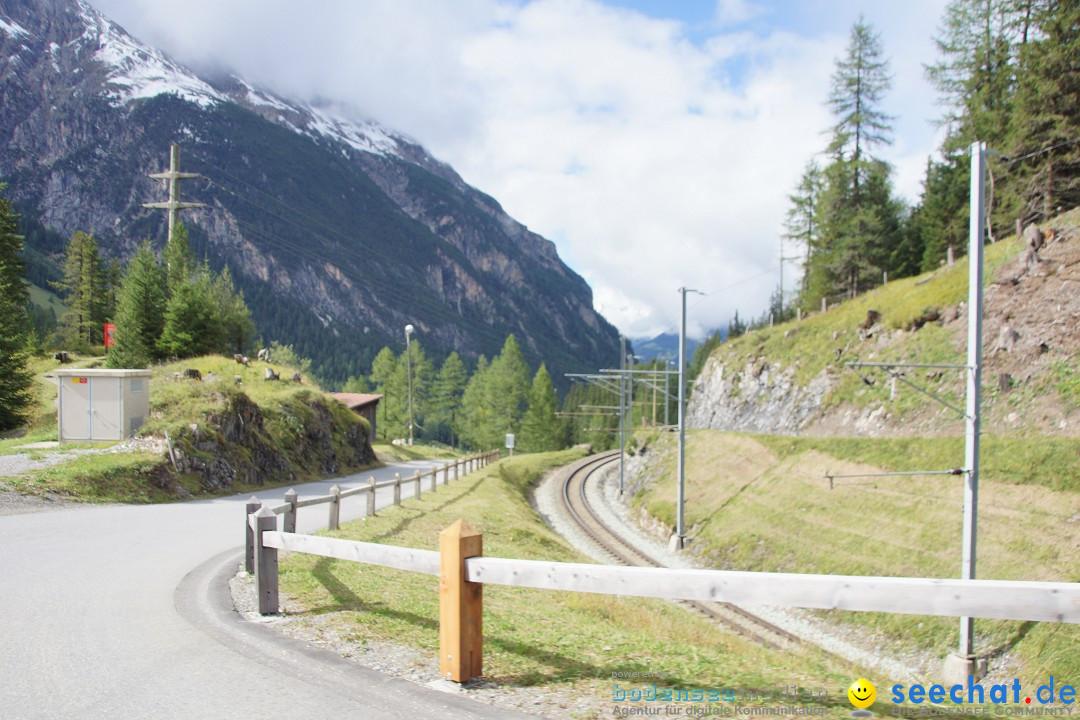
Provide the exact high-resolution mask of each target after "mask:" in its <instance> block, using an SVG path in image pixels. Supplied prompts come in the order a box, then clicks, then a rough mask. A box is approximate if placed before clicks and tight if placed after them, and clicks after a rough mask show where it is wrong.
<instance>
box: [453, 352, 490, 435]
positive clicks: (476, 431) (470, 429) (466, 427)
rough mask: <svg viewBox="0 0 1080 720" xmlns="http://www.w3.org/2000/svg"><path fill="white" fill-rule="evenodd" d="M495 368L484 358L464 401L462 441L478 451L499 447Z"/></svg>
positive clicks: (462, 400) (475, 372)
mask: <svg viewBox="0 0 1080 720" xmlns="http://www.w3.org/2000/svg"><path fill="white" fill-rule="evenodd" d="M493 385H494V383H493V378H492V371H491V366H490V365H489V364H488V361H487V358H486V357H484V356H483V355H481V356H480V357H479V359H478V360H477V361H476V370H474V371H473V374H472V376H471V377H470V378H469V382H468V383H467V384H466V385H465V392H464V394H463V395H462V398H461V414H462V416H463V417H462V421H461V440H462V441H463V442H464V443H465V444H466V445H468V446H469V447H471V448H472V449H474V450H480V449H491V448H493V447H499V445H498V444H497V443H498V440H499V427H498V424H497V422H496V420H495V407H494V399H495V398H494V388H493Z"/></svg>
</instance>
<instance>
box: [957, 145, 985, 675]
mask: <svg viewBox="0 0 1080 720" xmlns="http://www.w3.org/2000/svg"><path fill="white" fill-rule="evenodd" d="M985 152H986V146H985V144H983V143H979V142H976V143H972V145H971V222H970V226H969V228H970V232H969V237H968V243H969V245H968V267H969V270H968V341H967V408H966V411H965V413H964V469H965V478H964V540H963V555H962V560H961V567H960V577H961V578H963V579H964V580H973V579H974V578H975V538H976V535H977V534H978V520H977V519H978V509H979V412H980V409H981V406H982V402H981V401H982V396H981V393H982V383H981V380H982V314H983V312H982V311H983V307H982V300H983V297H982V296H983V291H982V284H983V239H984V238H985V236H986V212H985V208H984V207H983V204H984V192H985V186H984V178H983V174H984V170H983V162H984V157H985ZM974 635H975V621H974V618H969V617H962V618H960V648H959V655H960V657H961V658H962V659H966V660H969V661H971V660H972V659H973V657H972V656H973V655H974Z"/></svg>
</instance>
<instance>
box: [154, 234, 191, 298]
mask: <svg viewBox="0 0 1080 720" xmlns="http://www.w3.org/2000/svg"><path fill="white" fill-rule="evenodd" d="M161 264H162V265H163V266H164V269H165V297H166V298H169V297H171V296H172V293H173V291H175V290H176V288H178V287H180V286H181V285H186V284H187V283H188V281H190V280H191V277H192V275H193V274H194V272H195V255H194V253H192V252H191V244H190V243H189V242H188V230H187V226H186V225H184V223H183V221H178V222H177V223H176V226H175V227H174V228H173V232H172V235H171V236H170V237H169V239H168V241H166V243H165V250H164V252H163V253H162V254H161Z"/></svg>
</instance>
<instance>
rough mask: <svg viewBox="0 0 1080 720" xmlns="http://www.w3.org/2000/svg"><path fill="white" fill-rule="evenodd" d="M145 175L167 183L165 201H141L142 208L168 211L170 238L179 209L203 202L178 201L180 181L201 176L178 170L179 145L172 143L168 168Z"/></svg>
mask: <svg viewBox="0 0 1080 720" xmlns="http://www.w3.org/2000/svg"><path fill="white" fill-rule="evenodd" d="M147 177H151V178H153V179H154V180H167V181H168V183H169V199H168V201H166V202H156V203H143V207H144V208H154V209H158V210H168V211H169V239H172V236H173V230H174V229H175V228H176V223H177V221H178V220H179V219H180V211H181V210H188V209H192V208H204V207H206V205H205V204H203V203H196V202H180V181H181V180H193V179H195V178H201V177H202V175H199V174H198V173H185V172H180V146H179V145H177V144H176V143H173V144H172V146H171V147H170V154H169V170H168V172H163V173H151V174H150V175H148V176H147Z"/></svg>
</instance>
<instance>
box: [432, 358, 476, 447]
mask: <svg viewBox="0 0 1080 720" xmlns="http://www.w3.org/2000/svg"><path fill="white" fill-rule="evenodd" d="M468 381H469V374H468V372H467V371H466V370H465V364H464V363H463V362H462V361H461V358H460V357H459V356H458V354H457V353H456V352H452V353H450V354H449V355H447V356H446V359H445V360H443V363H442V365H441V366H440V367H439V374H438V375H437V376H436V378H435V381H434V382H433V383H432V387H431V400H430V407H429V413H428V416H427V425H428V430H429V431H430V432H431V433H432V437H435V438H436V439H438V440H440V441H442V442H447V443H450V444H451V445H454V444H456V442H455V441H456V440H457V438H458V435H459V432H460V431H459V429H458V424H459V414H460V411H461V398H462V395H463V393H464V392H465V385H466V383H468Z"/></svg>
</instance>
